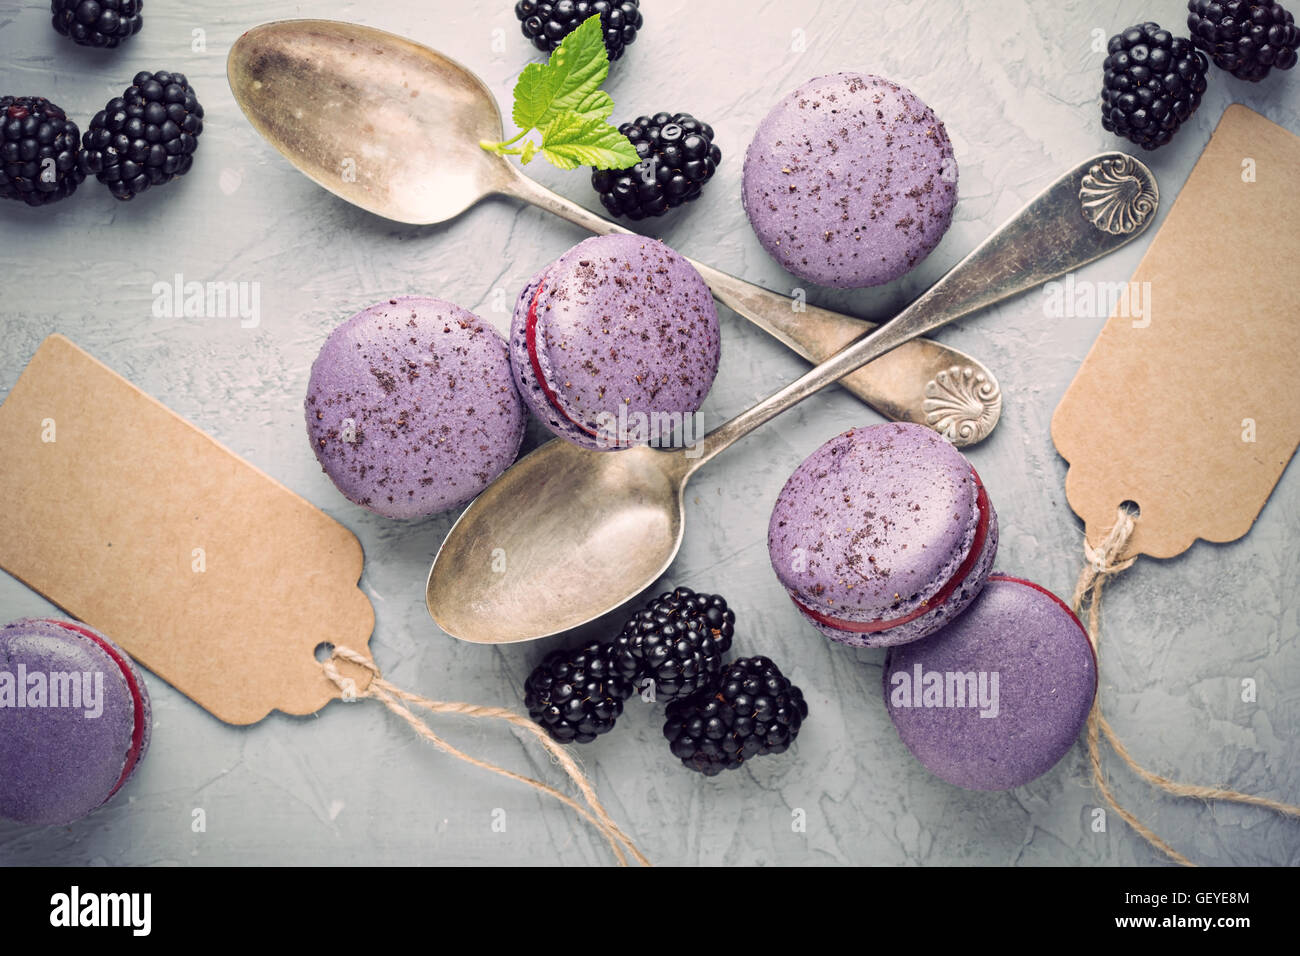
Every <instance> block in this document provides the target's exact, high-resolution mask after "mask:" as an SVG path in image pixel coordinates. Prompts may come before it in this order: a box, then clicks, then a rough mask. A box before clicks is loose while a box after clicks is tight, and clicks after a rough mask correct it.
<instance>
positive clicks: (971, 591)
mask: <svg viewBox="0 0 1300 956" xmlns="http://www.w3.org/2000/svg"><path fill="white" fill-rule="evenodd" d="M997 554H998V515H997V512H996V511H993V510H992V509H991V508H990V510H989V526H988V531H987V532H986V534H985V538H984V545H983V547H982V548H981V549H980V553H979V556H978V557H977V558H976V559H975V563H974V565H973V566H972V567H971V569H970V571H969V573H968V574H967V575H966V576H965V577H964V578H963V579H962V580H961V583H960V584H958V585H957V587H956V589H955V590H954V591H953V592H952V594H950V595H948V599H947V600H946V601H944V602H943V603H941V604H936V605H935V606H934V607H933V608H932V609H931V610H929V611H927V612H926V613H924V614H922V615H921V616H920V617H916V618H913V619H912V620H910V621H907V622H905V623H902V624H896V625H894V626H893V627H890V628H887V629H886V630H883V631H869V632H861V631H846V630H841V629H839V628H835V627H831V626H829V625H827V624H824V623H822V622H821V621H818V620H815V619H813V618H812V617H810V616H809V615H807V614H804V618H805V619H806V620H807V621H808V623H810V624H811V625H812V626H813V627H815V628H817V630H819V631H821V632H822V634H824V635H825V636H826V637H829V638H830V639H831V640H833V641H837V642H839V643H840V644H847V645H848V646H849V647H895V646H897V645H900V644H910V643H912V642H913V641H919V640H920V639H921V638H923V637H928V636H929V635H931V634H933V633H934V632H935V631H937V630H939V629H940V628H941V627H943V626H944V625H945V624H947V623H948V622H949V621H951V620H952V619H953V618H955V617H957V615H959V614H961V613H962V612H963V611H964V610H966V608H967V607H969V606H970V604H971V602H972V601H974V600H975V599H976V598H977V597H978V596H979V593H980V591H981V590H983V588H984V585H985V583H986V582H987V581H988V577H989V574H990V572H992V570H993V562H994V561H996V560H997Z"/></svg>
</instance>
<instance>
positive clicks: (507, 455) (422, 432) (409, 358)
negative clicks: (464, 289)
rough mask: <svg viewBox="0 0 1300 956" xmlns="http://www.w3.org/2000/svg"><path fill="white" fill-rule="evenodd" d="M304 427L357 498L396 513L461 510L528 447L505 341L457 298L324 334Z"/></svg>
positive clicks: (330, 470) (388, 310) (368, 315)
mask: <svg viewBox="0 0 1300 956" xmlns="http://www.w3.org/2000/svg"><path fill="white" fill-rule="evenodd" d="M305 407H306V413H307V435H308V437H309V438H310V439H311V447H312V450H313V451H314V452H315V453H316V457H317V459H319V461H320V463H321V467H322V468H323V469H324V470H325V473H326V474H327V475H329V477H330V479H331V480H332V481H333V482H334V484H335V485H336V486H337V487H338V489H339V491H341V492H343V494H344V495H345V496H346V497H347V498H348V499H349V500H351V501H354V502H356V503H357V504H359V505H362V506H363V507H366V508H369V509H370V510H371V511H375V512H377V513H379V514H381V515H385V516H386V517H389V518H418V517H422V516H424V515H430V514H434V513H436V512H439V511H446V510H448V509H449V508H457V507H459V506H461V505H463V504H465V503H466V502H468V501H470V499H472V498H473V497H474V496H475V495H477V494H478V493H479V492H480V491H482V490H483V489H484V488H486V487H487V486H488V485H489V484H490V483H491V482H492V480H493V479H494V478H496V477H497V475H499V474H501V472H503V471H505V470H506V468H508V467H509V466H510V464H511V463H512V462H513V461H514V460H515V457H516V456H517V455H518V454H519V445H520V443H521V442H522V441H523V439H524V423H525V420H526V414H525V411H524V405H523V402H522V401H520V398H519V393H518V391H517V390H516V389H515V382H514V377H513V376H512V375H511V374H510V357H509V354H508V352H507V349H506V343H505V340H504V339H503V338H502V337H501V335H500V334H499V333H498V332H497V331H496V329H494V328H492V326H491V325H489V324H488V323H487V322H485V321H483V320H482V319H480V318H479V317H478V316H476V315H474V314H473V313H472V312H467V311H465V310H464V309H462V308H460V307H459V306H457V305H453V304H451V303H450V302H443V301H442V300H441V299H430V298H424V297H420V296H402V297H400V298H396V299H389V300H388V301H386V302H382V303H380V304H378V305H372V306H371V307H370V308H368V309H365V310H364V311H362V312H358V313H357V314H356V315H354V316H353V317H352V318H350V319H348V320H347V321H346V322H344V323H343V324H342V325H340V326H339V327H338V328H337V329H335V330H334V331H333V332H332V333H331V334H330V337H329V338H328V339H327V340H326V342H325V344H324V346H322V347H321V350H320V354H319V355H318V356H317V357H316V361H315V362H314V363H313V364H312V367H311V380H310V382H309V383H308V386H307V400H306V404H305Z"/></svg>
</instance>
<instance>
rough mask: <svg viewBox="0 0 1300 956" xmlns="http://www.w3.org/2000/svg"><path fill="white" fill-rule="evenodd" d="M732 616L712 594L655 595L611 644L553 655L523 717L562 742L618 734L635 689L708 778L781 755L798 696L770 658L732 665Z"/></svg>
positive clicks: (794, 725) (688, 761) (531, 684)
mask: <svg viewBox="0 0 1300 956" xmlns="http://www.w3.org/2000/svg"><path fill="white" fill-rule="evenodd" d="M735 633H736V615H735V612H734V611H732V610H731V609H730V608H729V607H728V606H727V602H726V601H725V600H724V599H723V598H722V597H721V595H717V594H697V593H696V592H695V591H692V590H691V589H690V588H684V587H683V588H677V589H676V590H675V591H669V592H665V593H664V594H661V595H659V596H658V597H657V598H655V599H654V600H653V601H651V602H650V603H649V604H647V605H646V606H645V607H644V608H642V609H641V610H640V611H638V612H637V613H636V614H634V615H633V616H632V617H631V618H629V619H628V621H627V623H626V624H624V625H623V629H622V630H621V631H620V632H619V634H618V635H617V636H616V637H615V638H614V640H613V641H611V642H609V643H606V644H602V643H599V642H592V643H589V644H586V645H584V646H582V647H579V648H577V649H574V650H558V651H553V652H551V653H550V654H548V655H547V656H546V658H545V659H544V660H543V661H542V662H541V664H539V665H538V666H537V667H536V668H535V669H534V670H533V672H532V673H531V674H530V675H529V677H528V680H527V681H526V682H525V685H524V705H525V706H526V707H527V708H528V715H529V716H530V717H531V718H532V719H533V720H535V721H537V723H539V724H540V725H541V726H542V727H543V728H544V729H545V730H546V731H547V733H549V734H550V735H551V737H552V738H554V739H555V740H558V741H560V742H561V743H589V742H591V741H593V740H595V739H596V737H597V736H598V735H600V734H603V733H607V732H608V731H610V730H612V729H613V727H614V723H615V721H617V720H618V718H619V716H620V715H621V714H622V713H623V702H624V701H625V700H627V699H628V698H629V697H630V696H631V695H632V694H633V692H634V691H636V690H637V689H644V690H645V691H647V692H648V693H650V694H651V698H650V699H655V700H662V701H666V702H667V703H668V709H667V722H666V723H665V725H664V736H665V737H667V738H668V741H669V746H670V749H671V750H672V752H673V754H674V755H675V756H677V757H679V758H680V759H681V761H682V763H683V764H684V765H685V766H686V767H688V768H690V769H691V770H695V771H698V772H700V773H703V774H705V775H707V776H714V775H715V774H718V773H721V772H722V771H723V770H734V769H736V768H737V767H739V766H741V764H742V763H743V762H744V761H746V760H748V759H749V758H751V757H756V756H761V755H763V754H778V753H783V752H785V750H786V749H788V748H789V746H790V744H791V743H792V742H793V741H794V739H795V737H796V736H798V733H799V728H800V726H801V725H802V722H803V720H804V718H805V717H807V716H808V705H807V704H806V703H805V702H804V699H803V693H802V692H801V691H800V690H799V688H798V687H795V686H794V685H793V684H791V683H790V682H789V681H788V680H787V679H786V678H785V676H784V675H783V674H782V673H781V671H780V669H779V668H778V667H777V666H776V665H775V664H773V663H772V662H771V661H770V660H768V659H767V658H766V657H750V658H740V659H739V660H736V661H733V662H732V663H731V664H729V665H725V664H723V661H722V657H723V655H724V654H725V653H727V651H729V650H730V649H731V643H732V639H733V637H734V636H735Z"/></svg>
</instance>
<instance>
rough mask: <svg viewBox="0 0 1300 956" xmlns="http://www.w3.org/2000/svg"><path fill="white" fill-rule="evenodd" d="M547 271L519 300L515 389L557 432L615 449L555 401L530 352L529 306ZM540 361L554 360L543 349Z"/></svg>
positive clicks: (513, 334) (513, 350) (513, 348)
mask: <svg viewBox="0 0 1300 956" xmlns="http://www.w3.org/2000/svg"><path fill="white" fill-rule="evenodd" d="M545 274H546V271H545V270H542V271H541V272H539V273H538V274H537V275H535V276H533V278H532V279H531V280H529V283H528V285H526V286H525V287H524V290H523V291H522V292H520V293H519V298H518V299H517V300H516V301H515V313H514V318H513V319H512V320H511V322H510V373H511V375H513V376H514V380H515V388H517V389H518V390H519V396H520V398H522V399H523V400H524V404H525V405H526V406H527V407H528V410H529V411H531V412H532V413H533V414H534V415H536V416H537V417H538V418H539V419H541V420H542V422H544V423H545V425H546V427H547V428H549V429H550V430H551V432H552V433H553V434H555V435H558V436H559V437H560V438H563V439H565V440H566V441H570V442H573V443H574V444H575V445H582V446H583V447H585V448H601V449H602V450H606V451H609V450H612V449H611V448H610V447H609V446H608V445H604V444H603V443H600V442H597V441H595V440H594V439H593V437H592V436H591V435H590V434H588V433H587V432H586V431H584V430H583V429H582V428H580V427H578V426H577V425H576V424H574V423H573V422H572V421H570V420H569V419H568V418H567V417H566V416H565V415H564V414H563V413H562V412H560V410H559V409H557V408H556V407H555V406H554V405H552V404H551V401H550V399H549V398H547V397H546V391H545V389H543V388H542V384H541V382H539V381H538V379H537V375H536V373H535V372H534V370H533V362H532V358H531V357H530V356H529V353H528V309H529V307H530V306H531V305H532V302H533V296H534V295H536V294H537V287H538V285H540V284H541V281H542V276H544V275H545ZM538 362H539V364H541V363H542V362H545V363H546V364H547V365H549V364H550V359H549V358H548V357H547V356H546V354H545V352H542V353H540V354H539V355H538Z"/></svg>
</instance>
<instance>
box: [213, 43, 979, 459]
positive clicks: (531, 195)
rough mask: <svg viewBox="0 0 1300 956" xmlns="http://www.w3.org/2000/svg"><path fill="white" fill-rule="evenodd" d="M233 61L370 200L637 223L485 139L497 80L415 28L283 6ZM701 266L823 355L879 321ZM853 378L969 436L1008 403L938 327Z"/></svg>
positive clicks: (400, 216)
mask: <svg viewBox="0 0 1300 956" xmlns="http://www.w3.org/2000/svg"><path fill="white" fill-rule="evenodd" d="M226 69H227V75H228V77H229V80H230V88H231V90H232V91H233V92H234V95H235V100H236V101H237V102H238V103H239V105H240V107H241V108H242V109H243V111H244V113H245V114H246V115H247V116H248V118H249V120H250V122H252V124H253V126H254V128H256V129H257V131H258V132H259V133H261V134H262V135H263V136H264V137H266V139H267V140H268V141H269V142H270V143H271V144H272V145H273V146H275V147H276V149H278V150H279V151H280V152H281V153H283V154H284V155H285V156H286V157H287V158H288V159H289V161H290V162H291V163H293V164H294V165H295V166H297V167H298V169H300V170H301V171H302V172H304V173H306V174H307V176H308V177H310V178H311V179H313V180H315V181H316V182H317V183H319V184H320V185H322V186H324V187H325V188H326V189H328V190H329V191H330V192H332V193H334V194H335V195H337V196H340V197H342V198H343V199H346V200H347V201H348V202H350V203H352V204H354V205H357V206H360V207H361V208H363V209H366V210H369V211H370V212H373V213H376V214H378V215H380V216H384V217H385V218H388V219H393V220H396V221H398V222H407V223H419V224H429V223H438V222H444V221H445V220H448V219H451V218H452V217H454V216H456V215H458V214H460V213H461V212H463V211H464V210H465V209H467V208H468V207H469V206H471V205H473V204H474V203H476V202H478V201H479V200H480V199H482V198H484V197H485V196H490V195H493V194H501V195H507V196H513V197H515V198H517V199H522V200H524V201H526V202H529V203H532V204H533V205H535V206H539V207H541V208H542V209H546V210H549V211H551V212H553V213H555V214H556V215H558V216H561V217H562V218H564V219H567V220H568V221H569V222H572V223H574V224H576V225H578V226H581V227H583V228H585V229H589V230H591V231H592V232H595V233H601V234H606V233H612V232H627V231H628V230H626V229H624V228H623V227H621V226H618V225H615V224H614V223H612V222H609V221H608V220H606V219H604V218H602V217H600V216H598V215H596V214H595V213H593V212H591V211H589V210H587V209H584V208H583V207H582V206H579V205H578V204H577V203H575V202H572V201H570V200H568V199H565V198H564V197H563V196H559V195H557V194H556V193H554V192H551V191H550V190H549V189H547V188H546V187H545V186H542V185H541V184H539V183H537V182H535V181H534V180H532V179H529V178H528V177H527V176H525V175H524V174H523V173H522V172H520V171H519V168H518V167H517V166H516V165H514V164H512V163H511V162H510V161H509V160H507V159H506V157H504V156H499V155H497V154H495V153H489V152H486V151H485V150H483V149H481V148H480V147H479V142H480V141H481V140H488V141H492V142H495V141H498V140H500V139H502V138H503V136H502V130H501V113H500V112H499V111H498V109H497V104H496V100H495V99H493V97H492V93H491V92H490V91H489V90H488V88H487V87H486V86H485V85H484V84H483V82H482V81H481V80H480V79H479V78H478V77H477V76H475V75H474V74H473V73H471V72H470V71H469V70H467V69H465V68H464V67H463V66H461V65H460V64H459V63H456V62H455V61H453V60H450V59H448V58H447V57H445V56H443V55H442V54H440V53H438V52H436V51H434V50H431V49H429V48H428V47H425V46H421V45H420V44H418V43H415V42H413V41H411V40H407V39H404V38H403V37H399V36H396V35H394V34H391V33H385V32H383V31H381V30H375V29H372V28H370V27H364V26H360V25H357V24H353V23H340V22H336V21H332V20H284V21H280V22H275V23H266V24H263V25H261V26H259V27H255V28H253V29H252V30H250V31H248V32H247V33H245V34H244V35H243V36H242V37H240V38H239V40H237V41H236V42H235V45H234V46H233V47H232V48H231V50H230V56H229V59H228V61H227V67H226ZM695 266H696V268H697V269H699V271H700V273H701V274H702V275H703V276H704V279H705V281H706V282H708V284H709V285H710V287H712V289H713V293H714V295H715V296H716V297H717V298H718V299H719V301H721V302H723V303H724V304H726V305H728V306H730V307H731V308H732V309H734V310H735V311H736V312H737V313H739V314H740V315H742V316H744V317H745V318H746V319H748V320H749V321H751V322H753V323H754V324H755V325H757V326H759V327H760V328H762V329H764V330H766V331H767V332H769V333H771V334H772V335H774V336H776V337H777V338H778V339H780V340H781V341H782V342H784V343H785V344H786V345H788V346H790V347H791V348H792V349H794V350H795V351H796V352H798V353H799V354H800V355H802V356H804V357H805V358H809V359H812V360H813V361H814V362H820V361H823V360H825V359H827V358H829V357H830V356H831V355H833V354H834V353H835V352H837V351H839V349H841V348H843V347H844V346H845V345H847V344H848V343H849V342H851V341H853V340H854V339H856V338H858V337H859V336H861V335H863V334H864V333H866V332H868V331H870V330H871V329H873V328H875V325H874V324H872V323H870V322H865V321H863V320H861V319H856V318H852V317H850V316H847V315H840V314H839V313H837V312H832V311H830V310H828V309H821V308H817V307H816V306H811V305H805V304H803V303H802V302H801V303H799V304H798V308H796V303H795V300H793V299H790V298H787V297H786V296H783V295H778V294H776V293H774V292H769V291H768V290H766V289H763V288H760V287H759V286H756V285H753V284H751V283H748V282H744V281H743V280H741V279H737V278H735V277H734V276H730V275H727V274H726V273H724V272H719V271H718V270H717V269H712V268H710V267H708V266H705V265H702V264H700V263H695ZM841 384H842V385H844V387H845V388H847V389H848V390H849V391H851V392H853V393H854V394H855V395H857V396H858V397H859V398H861V399H862V400H863V401H865V402H867V404H869V405H871V406H872V407H873V408H875V409H876V410H877V411H879V412H880V413H881V414H883V415H885V416H887V417H889V418H893V419H899V420H904V421H911V422H919V423H920V424H923V425H930V426H931V427H932V428H935V429H936V430H938V431H940V432H942V433H943V434H944V435H945V436H947V437H948V438H949V439H950V440H951V441H952V442H953V443H954V444H957V445H972V444H974V443H975V442H978V441H980V440H981V439H982V438H984V437H985V436H987V435H988V434H989V432H990V431H992V430H993V426H994V425H996V424H997V420H998V415H999V414H1000V413H1001V410H1002V397H1001V392H1000V390H999V389H998V384H997V380H996V379H995V378H994V377H993V374H992V373H991V372H990V371H989V370H988V369H986V368H985V367H984V366H983V365H981V364H980V363H979V362H977V361H976V360H975V359H973V358H971V357H970V356H969V355H966V354H965V353H964V352H960V351H958V350H957V349H954V348H950V347H949V346H946V345H943V344H942V343H940V342H934V341H930V340H928V339H916V340H914V341H912V342H909V343H907V344H906V345H905V346H903V347H902V348H899V349H897V350H896V351H894V352H892V353H890V354H889V355H888V356H885V357H883V358H881V359H879V360H877V361H875V362H873V363H872V364H871V367H870V368H864V369H861V370H859V371H857V372H855V373H853V374H851V375H848V376H846V377H845V379H844V381H843V382H841Z"/></svg>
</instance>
